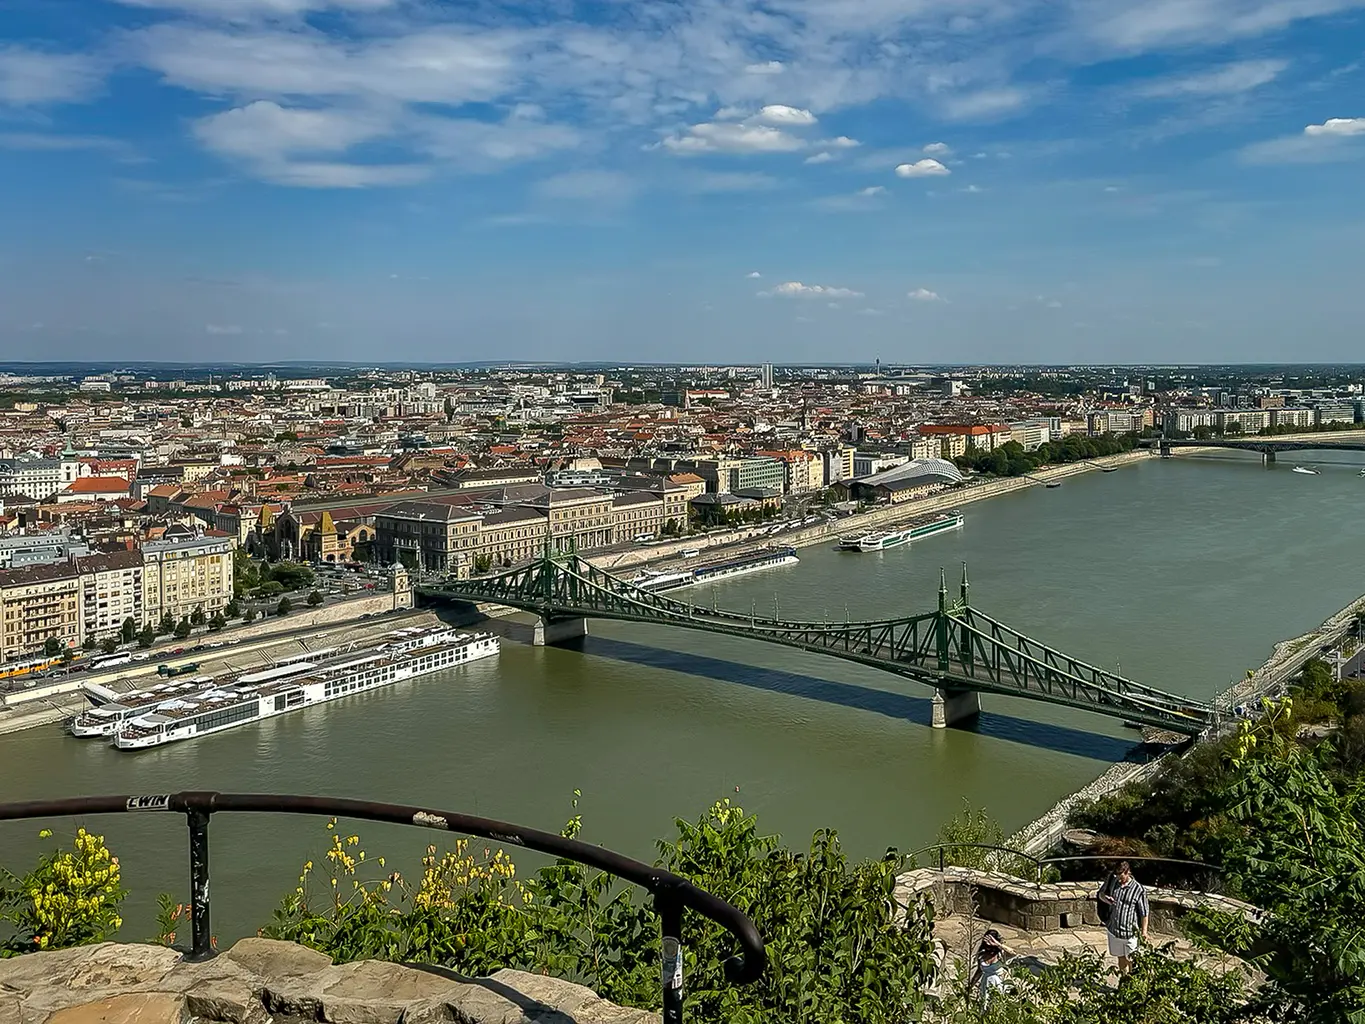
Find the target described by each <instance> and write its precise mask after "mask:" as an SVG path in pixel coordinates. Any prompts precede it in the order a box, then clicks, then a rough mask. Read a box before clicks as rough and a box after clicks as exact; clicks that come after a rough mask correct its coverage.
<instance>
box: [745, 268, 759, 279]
mask: <svg viewBox="0 0 1365 1024" xmlns="http://www.w3.org/2000/svg"><path fill="white" fill-rule="evenodd" d="M744 276H745V277H748V278H758V277H762V276H763V275H762V274H760V273H759V272H758V271H757V270H751V271H750V272H749V273H747V274H745V275H744Z"/></svg>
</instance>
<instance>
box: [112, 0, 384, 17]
mask: <svg viewBox="0 0 1365 1024" xmlns="http://www.w3.org/2000/svg"><path fill="white" fill-rule="evenodd" d="M118 2H119V3H121V4H126V5H128V6H129V7H159V8H166V9H169V10H178V11H184V12H185V13H187V14H200V15H207V16H211V17H217V18H230V19H241V18H249V17H253V16H265V17H272V16H273V17H282V16H287V15H298V14H304V13H307V12H308V11H320V10H325V9H327V8H329V7H330V8H337V9H339V10H348V11H377V10H380V9H382V8H385V7H391V6H393V5H394V3H396V0H118Z"/></svg>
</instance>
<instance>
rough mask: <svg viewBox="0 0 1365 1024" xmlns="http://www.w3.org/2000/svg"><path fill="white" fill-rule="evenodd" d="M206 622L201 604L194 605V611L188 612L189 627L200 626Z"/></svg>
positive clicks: (206, 617) (206, 618)
mask: <svg viewBox="0 0 1365 1024" xmlns="http://www.w3.org/2000/svg"><path fill="white" fill-rule="evenodd" d="M207 621H208V616H207V615H205V614H204V606H203V605H202V604H200V605H195V607H194V611H192V612H190V625H191V626H202V625H203V624H204V623H205V622H207Z"/></svg>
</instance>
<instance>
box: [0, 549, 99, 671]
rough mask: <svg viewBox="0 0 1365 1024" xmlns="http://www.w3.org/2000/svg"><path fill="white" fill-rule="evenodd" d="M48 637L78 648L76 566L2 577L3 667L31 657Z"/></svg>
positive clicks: (27, 569) (0, 649)
mask: <svg viewBox="0 0 1365 1024" xmlns="http://www.w3.org/2000/svg"><path fill="white" fill-rule="evenodd" d="M49 637H55V638H56V640H57V642H58V643H60V644H61V645H62V646H63V647H79V646H80V644H81V641H82V639H83V637H82V635H81V580H80V574H79V573H78V571H77V569H76V565H75V563H73V562H54V563H50V564H48V565H26V566H24V567H23V568H20V569H11V570H10V571H8V572H3V573H0V663H3V662H9V661H15V660H18V659H19V658H24V657H30V656H32V655H33V654H35V653H37V652H39V651H41V650H42V647H43V645H44V644H45V643H46V642H47V640H48V638H49Z"/></svg>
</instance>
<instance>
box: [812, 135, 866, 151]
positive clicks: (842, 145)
mask: <svg viewBox="0 0 1365 1024" xmlns="http://www.w3.org/2000/svg"><path fill="white" fill-rule="evenodd" d="M819 144H820V145H821V146H829V147H831V148H833V149H855V148H857V147H858V146H861V145H862V143H861V142H859V141H858V140H857V139H850V138H849V137H848V136H847V135H838V136H835V137H834V138H832V139H825V141H823V142H821V143H819Z"/></svg>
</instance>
